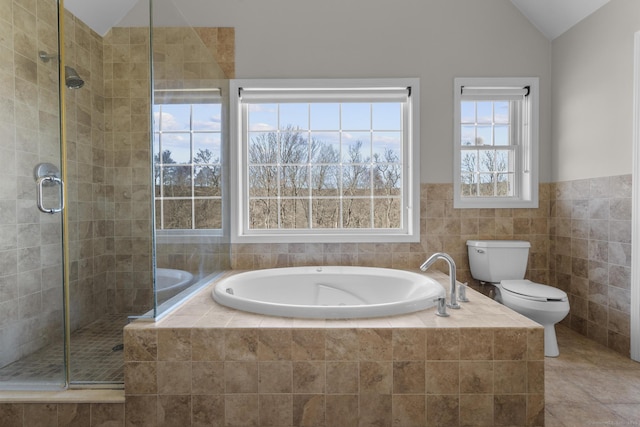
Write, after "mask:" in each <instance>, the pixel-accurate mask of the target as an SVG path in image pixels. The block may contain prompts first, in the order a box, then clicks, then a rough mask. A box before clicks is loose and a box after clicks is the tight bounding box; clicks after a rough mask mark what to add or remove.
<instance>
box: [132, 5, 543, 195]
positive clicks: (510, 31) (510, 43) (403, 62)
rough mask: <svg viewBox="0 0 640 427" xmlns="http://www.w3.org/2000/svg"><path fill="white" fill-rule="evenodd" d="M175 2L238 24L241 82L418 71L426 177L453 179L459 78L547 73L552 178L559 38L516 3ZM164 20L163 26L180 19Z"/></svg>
mask: <svg viewBox="0 0 640 427" xmlns="http://www.w3.org/2000/svg"><path fill="white" fill-rule="evenodd" d="M176 6H177V7H178V8H180V10H181V11H182V14H183V18H184V20H186V21H187V22H189V23H190V25H192V26H227V27H235V29H236V32H235V33H236V76H237V77H238V78H283V77H285V78H319V77H324V78H331V77H339V78H349V77H419V78H420V79H421V92H422V100H421V104H422V107H421V108H422V121H421V129H422V159H421V160H422V161H421V164H422V168H421V169H422V177H421V180H422V182H429V183H445V182H452V181H453V177H452V162H453V148H452V144H453V142H452V139H453V129H452V127H453V121H452V114H453V94H452V91H453V79H454V77H476V76H477V77H490V76H499V77H503V76H514V77H521V76H533V77H540V84H541V126H542V128H541V132H540V136H541V138H540V141H541V147H540V164H541V170H540V179H541V181H542V182H548V181H549V180H550V178H551V166H550V165H551V159H550V156H551V143H550V139H551V130H550V129H551V127H550V112H549V110H550V108H549V107H550V105H551V104H550V103H551V100H550V89H551V82H550V76H551V63H550V61H551V42H549V41H548V40H547V39H546V38H545V37H544V36H542V34H540V33H539V32H538V30H536V29H535V28H534V27H533V26H532V25H531V23H530V22H529V21H528V20H527V19H526V18H524V16H523V15H521V13H520V12H519V11H518V10H517V9H516V8H515V6H513V4H512V3H511V2H510V1H509V0H482V1H477V0H395V1H389V0H269V1H265V0H234V1H228V0H190V1H188V2H178V3H176ZM154 7H155V10H156V11H158V10H159V9H161V4H160V3H159V4H157V5H156V6H154ZM165 19H166V20H165ZM165 19H162V18H156V19H155V25H168V24H171V19H172V18H171V17H166V18H165ZM181 19H182V18H181ZM132 21H133V20H132V19H130V18H125V20H124V21H123V22H121V24H120V25H131V24H132Z"/></svg>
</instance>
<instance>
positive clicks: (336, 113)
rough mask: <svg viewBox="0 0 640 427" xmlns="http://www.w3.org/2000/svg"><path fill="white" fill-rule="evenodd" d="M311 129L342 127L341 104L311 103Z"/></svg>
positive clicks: (336, 128) (335, 128)
mask: <svg viewBox="0 0 640 427" xmlns="http://www.w3.org/2000/svg"><path fill="white" fill-rule="evenodd" d="M311 129H313V130H338V129H340V104H324V103H318V104H311Z"/></svg>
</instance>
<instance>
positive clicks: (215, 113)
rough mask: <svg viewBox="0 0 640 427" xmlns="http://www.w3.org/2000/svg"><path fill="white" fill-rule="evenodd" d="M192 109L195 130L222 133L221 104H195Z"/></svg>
mask: <svg viewBox="0 0 640 427" xmlns="http://www.w3.org/2000/svg"><path fill="white" fill-rule="evenodd" d="M192 109H193V110H192V113H191V114H192V119H191V120H192V123H193V125H192V128H193V130H205V131H220V130H221V129H222V126H221V123H222V117H221V105H220V104H194V105H193V106H192Z"/></svg>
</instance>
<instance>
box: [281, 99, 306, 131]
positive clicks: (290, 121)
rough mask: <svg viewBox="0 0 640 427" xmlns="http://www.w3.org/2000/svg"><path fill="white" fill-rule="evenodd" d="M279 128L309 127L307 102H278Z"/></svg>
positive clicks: (300, 128) (303, 128)
mask: <svg viewBox="0 0 640 427" xmlns="http://www.w3.org/2000/svg"><path fill="white" fill-rule="evenodd" d="M279 125H280V129H298V130H307V129H309V104H280V123H279Z"/></svg>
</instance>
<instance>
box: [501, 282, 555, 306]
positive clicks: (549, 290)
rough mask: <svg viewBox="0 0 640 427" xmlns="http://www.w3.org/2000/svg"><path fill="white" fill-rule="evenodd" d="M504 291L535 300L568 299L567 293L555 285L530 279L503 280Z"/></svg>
mask: <svg viewBox="0 0 640 427" xmlns="http://www.w3.org/2000/svg"><path fill="white" fill-rule="evenodd" d="M500 286H501V288H502V289H503V291H507V292H509V293H511V294H516V295H517V296H519V297H521V298H526V299H529V300H533V301H542V302H546V301H566V300H567V294H566V293H565V292H564V291H561V290H560V289H558V288H554V287H553V286H547V285H543V284H540V283H535V282H532V281H530V280H503V281H501V282H500Z"/></svg>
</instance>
